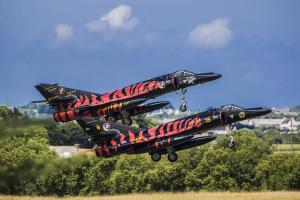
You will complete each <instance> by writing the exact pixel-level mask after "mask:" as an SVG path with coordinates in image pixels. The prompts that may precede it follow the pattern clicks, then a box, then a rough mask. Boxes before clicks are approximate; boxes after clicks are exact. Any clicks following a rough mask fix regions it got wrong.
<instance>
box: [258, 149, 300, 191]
mask: <svg viewBox="0 0 300 200" xmlns="http://www.w3.org/2000/svg"><path fill="white" fill-rule="evenodd" d="M256 179H257V181H258V183H259V185H261V189H264V190H289V189H298V190H299V189H300V155H299V154H285V153H276V154H272V155H270V156H268V158H267V159H265V160H261V162H260V163H259V164H258V166H257V167H256Z"/></svg>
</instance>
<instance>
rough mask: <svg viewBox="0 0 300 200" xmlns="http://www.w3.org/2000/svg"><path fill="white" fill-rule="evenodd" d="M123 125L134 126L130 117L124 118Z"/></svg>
mask: <svg viewBox="0 0 300 200" xmlns="http://www.w3.org/2000/svg"><path fill="white" fill-rule="evenodd" d="M122 123H123V124H126V125H129V126H130V125H132V119H131V118H130V117H124V118H123V119H122Z"/></svg>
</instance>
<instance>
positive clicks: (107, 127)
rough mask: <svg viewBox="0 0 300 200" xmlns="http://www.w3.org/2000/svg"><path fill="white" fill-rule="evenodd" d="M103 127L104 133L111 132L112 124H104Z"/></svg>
mask: <svg viewBox="0 0 300 200" xmlns="http://www.w3.org/2000/svg"><path fill="white" fill-rule="evenodd" d="M102 127H103V130H104V131H109V130H110V124H109V123H104V124H103V126H102Z"/></svg>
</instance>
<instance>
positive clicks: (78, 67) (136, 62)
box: [0, 0, 300, 109]
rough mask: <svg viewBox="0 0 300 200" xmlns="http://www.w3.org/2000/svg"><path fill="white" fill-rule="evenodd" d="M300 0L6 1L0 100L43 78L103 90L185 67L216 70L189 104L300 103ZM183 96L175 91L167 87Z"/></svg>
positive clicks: (17, 101) (0, 9) (25, 94)
mask: <svg viewBox="0 0 300 200" xmlns="http://www.w3.org/2000/svg"><path fill="white" fill-rule="evenodd" d="M299 8H300V2H299V1H297V0H295V1H292V0H287V1H276V0H270V1H268V0H264V1H258V0H256V1H255V0H251V1H250V0H249V1H239V0H236V1H232V0H228V1H211V0H210V1H198V0H195V1H173V0H172V1H171V0H165V1H142V0H132V1H104V0H103V1H100V0H97V1H96V0H90V1H78V0H63V1H53V0H44V1H39V0H35V1H33V0H27V1H17V0H9V1H8V0H7V1H5V0H3V1H0V68H1V75H2V76H1V79H0V91H1V96H0V104H2V103H9V104H10V105H13V106H16V105H23V104H26V103H28V102H29V101H31V100H37V99H41V96H40V95H39V94H38V92H37V91H36V90H35V89H34V87H33V86H34V85H35V84H37V83H41V82H48V83H56V82H58V83H60V84H61V85H65V86H69V87H73V88H79V89H83V90H88V91H95V92H99V93H103V92H107V91H111V90H114V89H117V88H120V87H123V86H126V85H128V84H131V83H134V82H137V81H142V80H144V79H148V78H151V77H155V76H157V75H162V74H165V73H169V72H173V71H175V70H178V69H187V70H190V71H193V72H199V73H200V72H210V71H213V72H218V73H221V74H223V77H222V78H221V79H219V80H217V81H215V82H210V83H207V84H205V85H202V86H197V87H193V88H191V89H189V90H188V93H187V98H188V103H189V106H190V108H200V109H204V108H207V107H209V106H220V105H223V104H227V103H234V104H239V105H241V106H260V105H264V106H268V107H273V106H276V107H284V106H293V105H299V104H300V100H299V99H300V92H299V89H300V87H299V86H300V78H299V74H300V73H299V72H300V38H299V36H300V25H299V19H300V12H299ZM159 99H161V100H170V101H172V102H173V103H174V104H175V105H176V106H177V105H178V104H179V103H180V101H179V97H177V96H176V94H169V95H166V96H164V97H160V98H159Z"/></svg>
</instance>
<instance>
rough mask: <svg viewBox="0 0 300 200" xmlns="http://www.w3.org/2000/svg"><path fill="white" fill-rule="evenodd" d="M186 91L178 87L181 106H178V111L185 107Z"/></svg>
mask: <svg viewBox="0 0 300 200" xmlns="http://www.w3.org/2000/svg"><path fill="white" fill-rule="evenodd" d="M186 92H187V89H180V93H177V94H178V95H180V97H181V106H180V108H179V109H180V111H181V112H185V111H186V109H187V106H186V100H185V93H186Z"/></svg>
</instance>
